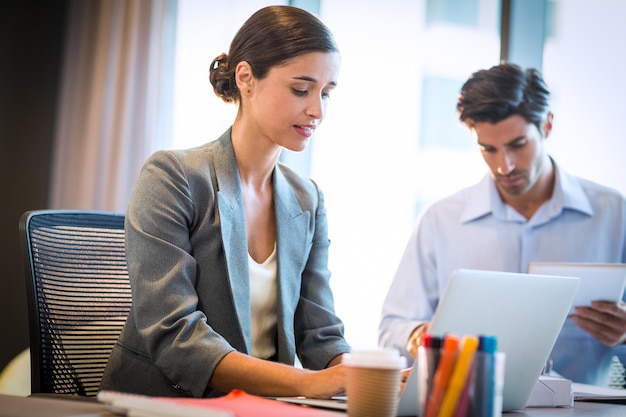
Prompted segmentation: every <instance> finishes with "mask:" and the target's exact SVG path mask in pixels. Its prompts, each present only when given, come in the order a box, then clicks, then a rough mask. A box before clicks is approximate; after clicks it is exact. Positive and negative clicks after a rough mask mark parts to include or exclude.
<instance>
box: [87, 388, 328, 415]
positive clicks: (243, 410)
mask: <svg viewBox="0 0 626 417" xmlns="http://www.w3.org/2000/svg"><path fill="white" fill-rule="evenodd" d="M98 401H99V402H101V403H103V404H106V405H107V407H108V408H109V409H110V410H111V411H113V412H114V413H116V414H120V415H124V416H127V417H283V416H284V417H323V416H326V415H327V416H334V417H336V413H331V412H326V411H324V410H319V409H318V410H316V409H314V408H308V407H302V406H300V405H294V404H287V403H284V402H280V401H276V400H273V399H270V398H265V397H259V396H256V395H250V394H247V393H246V392H244V391H241V390H233V391H231V392H230V393H229V394H228V395H225V396H223V397H218V398H169V397H148V396H143V395H137V394H126V393H120V392H113V391H100V392H99V393H98Z"/></svg>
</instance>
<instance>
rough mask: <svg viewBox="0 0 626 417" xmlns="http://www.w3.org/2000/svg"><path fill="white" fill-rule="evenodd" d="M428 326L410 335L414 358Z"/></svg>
mask: <svg viewBox="0 0 626 417" xmlns="http://www.w3.org/2000/svg"><path fill="white" fill-rule="evenodd" d="M625 314H626V313H625ZM428 326H429V323H425V324H422V325H421V326H418V327H416V328H415V330H413V333H411V336H409V340H408V342H406V350H408V351H409V353H410V354H411V356H413V357H414V358H417V348H418V347H419V346H420V345H421V344H422V340H423V339H424V335H425V334H426V333H427V332H428Z"/></svg>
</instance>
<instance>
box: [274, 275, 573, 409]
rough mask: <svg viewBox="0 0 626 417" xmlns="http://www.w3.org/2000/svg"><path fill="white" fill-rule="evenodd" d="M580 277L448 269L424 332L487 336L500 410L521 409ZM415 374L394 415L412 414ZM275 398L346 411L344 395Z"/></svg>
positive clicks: (552, 342)
mask: <svg viewBox="0 0 626 417" xmlns="http://www.w3.org/2000/svg"><path fill="white" fill-rule="evenodd" d="M579 284H580V279H579V278H576V277H561V276H550V275H545V276H544V275H535V274H521V273H511V272H495V271H481V270H470V269H459V270H456V271H454V272H453V273H452V275H451V277H450V280H449V281H448V284H447V286H446V288H445V290H444V292H443V294H442V296H441V299H440V300H439V304H438V305H437V308H436V310H435V314H434V315H433V318H432V321H431V324H430V329H429V331H430V333H433V334H437V335H443V334H445V333H455V334H457V335H459V336H462V335H465V334H470V335H481V334H482V335H493V336H496V337H497V338H498V351H500V352H505V355H506V365H505V377H504V387H503V405H502V409H503V411H514V410H520V409H522V408H524V407H525V406H526V404H527V402H528V400H529V398H530V394H531V392H532V390H533V388H534V386H535V383H536V382H537V380H538V379H539V375H540V374H541V371H542V369H543V367H544V365H545V363H546V361H547V359H548V357H549V355H550V351H551V350H552V346H553V345H554V342H555V341H556V338H557V336H558V334H559V332H560V330H561V327H562V326H563V323H564V322H565V319H566V318H567V313H568V311H569V309H570V306H571V303H572V300H573V299H574V296H575V295H576V292H577V291H578V287H579ZM417 374H418V372H416V370H415V367H414V368H413V369H412V370H411V373H410V374H409V376H408V379H407V381H406V384H405V386H404V390H403V391H402V395H401V396H400V399H399V403H398V411H397V416H398V417H404V416H418V415H419V410H418V408H419V407H418V377H417ZM276 399H277V400H280V401H285V402H290V403H295V404H301V405H308V406H312V407H319V408H328V409H334V410H346V409H347V399H346V398H345V397H337V398H334V399H331V400H323V399H313V398H304V397H279V398H276Z"/></svg>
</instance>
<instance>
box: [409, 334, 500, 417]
mask: <svg viewBox="0 0 626 417" xmlns="http://www.w3.org/2000/svg"><path fill="white" fill-rule="evenodd" d="M446 339H451V340H446ZM505 360H506V356H505V354H504V352H497V351H496V340H495V338H494V337H492V336H476V337H474V336H467V335H466V336H463V337H462V338H459V337H458V336H455V335H451V334H447V335H446V336H445V337H436V336H432V335H427V336H426V337H425V338H424V344H423V345H422V346H420V347H419V349H418V355H417V358H416V370H417V372H418V384H417V390H418V392H417V398H418V406H419V416H421V417H500V416H501V415H502V392H503V385H504V371H505Z"/></svg>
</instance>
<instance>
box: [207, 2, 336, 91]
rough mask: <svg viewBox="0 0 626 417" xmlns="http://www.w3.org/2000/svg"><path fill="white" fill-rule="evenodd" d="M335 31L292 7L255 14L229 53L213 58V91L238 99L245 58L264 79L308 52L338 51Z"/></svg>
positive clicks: (253, 72)
mask: <svg viewBox="0 0 626 417" xmlns="http://www.w3.org/2000/svg"><path fill="white" fill-rule="evenodd" d="M338 51H339V49H338V48H337V45H336V43H335V40H334V38H333V35H332V33H331V32H330V30H329V29H328V28H327V27H326V25H324V23H322V22H321V21H320V20H319V19H318V18H317V17H315V16H313V15H312V14H310V13H309V12H307V11H305V10H302V9H300V8H297V7H292V6H269V7H265V8H263V9H260V10H259V11H257V12H256V13H254V14H253V15H252V16H250V18H249V19H248V20H247V21H246V22H245V23H244V24H243V26H242V27H241V28H240V29H239V31H238V32H237V34H236V35H235V37H234V38H233V41H232V42H231V44H230V50H229V52H228V55H227V54H225V53H222V54H220V55H219V56H217V58H215V59H214V60H213V62H212V63H211V68H210V76H209V78H210V80H211V85H213V91H215V94H216V95H217V96H218V97H221V98H222V100H224V101H225V102H227V103H230V102H238V101H239V100H240V99H241V94H240V92H239V89H238V88H237V83H236V82H235V68H236V67H237V64H239V62H242V61H246V62H248V63H249V64H250V66H251V67H252V74H253V75H254V77H256V78H258V79H262V78H264V77H265V76H266V75H267V73H268V71H269V70H270V69H271V68H272V67H275V66H277V65H281V64H283V63H284V62H286V61H288V60H290V59H292V58H295V57H297V56H299V55H302V54H305V53H308V52H338Z"/></svg>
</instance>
